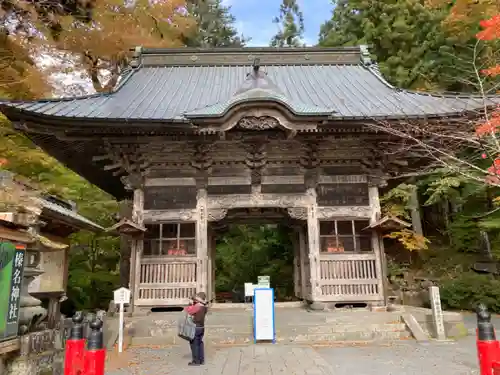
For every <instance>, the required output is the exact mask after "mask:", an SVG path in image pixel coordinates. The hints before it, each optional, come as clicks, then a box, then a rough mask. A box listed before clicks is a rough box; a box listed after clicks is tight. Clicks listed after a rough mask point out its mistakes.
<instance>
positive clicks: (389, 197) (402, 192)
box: [380, 184, 417, 220]
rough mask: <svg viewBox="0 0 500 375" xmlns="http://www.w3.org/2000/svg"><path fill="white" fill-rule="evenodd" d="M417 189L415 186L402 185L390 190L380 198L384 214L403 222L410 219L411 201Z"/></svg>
mask: <svg viewBox="0 0 500 375" xmlns="http://www.w3.org/2000/svg"><path fill="white" fill-rule="evenodd" d="M416 188H417V187H416V186H415V185H410V184H400V185H398V186H396V187H395V188H393V189H391V190H389V191H388V192H387V193H386V194H384V195H383V196H382V197H381V198H380V203H381V204H382V205H383V208H382V211H383V214H384V215H389V216H394V217H397V218H399V219H403V220H408V219H410V218H411V216H410V212H409V210H410V200H411V195H412V193H413V192H414V191H415V189H416Z"/></svg>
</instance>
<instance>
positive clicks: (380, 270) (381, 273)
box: [368, 186, 387, 305]
mask: <svg viewBox="0 0 500 375" xmlns="http://www.w3.org/2000/svg"><path fill="white" fill-rule="evenodd" d="M368 197H369V201H370V208H371V216H370V224H374V223H376V222H377V220H379V219H380V216H381V207H380V198H379V193H378V187H377V186H370V187H369V188H368ZM372 246H373V252H374V254H375V269H376V271H377V279H378V283H377V284H378V290H379V294H381V301H380V303H381V304H384V305H385V303H386V298H387V290H386V289H387V288H386V287H387V283H386V279H387V277H386V269H385V268H386V265H385V264H383V259H385V256H384V255H385V254H383V252H384V247H383V242H382V241H381V238H380V234H379V233H378V232H377V231H375V230H373V231H372Z"/></svg>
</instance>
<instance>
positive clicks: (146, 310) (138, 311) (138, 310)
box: [127, 306, 151, 317]
mask: <svg viewBox="0 0 500 375" xmlns="http://www.w3.org/2000/svg"><path fill="white" fill-rule="evenodd" d="M149 314H151V308H150V307H139V306H134V308H133V309H131V311H128V312H127V316H132V317H136V316H147V315H149Z"/></svg>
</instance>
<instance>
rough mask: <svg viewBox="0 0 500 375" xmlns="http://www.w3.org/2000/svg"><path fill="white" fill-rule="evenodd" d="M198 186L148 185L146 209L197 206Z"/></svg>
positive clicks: (145, 198) (145, 197)
mask: <svg viewBox="0 0 500 375" xmlns="http://www.w3.org/2000/svg"><path fill="white" fill-rule="evenodd" d="M196 193H197V190H196V186H146V187H145V188H144V209H145V210H168V209H189V208H196Z"/></svg>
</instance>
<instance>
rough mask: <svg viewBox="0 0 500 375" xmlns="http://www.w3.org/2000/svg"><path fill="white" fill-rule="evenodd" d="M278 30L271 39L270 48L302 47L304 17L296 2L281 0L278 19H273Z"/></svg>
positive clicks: (293, 0) (294, 0)
mask: <svg viewBox="0 0 500 375" xmlns="http://www.w3.org/2000/svg"><path fill="white" fill-rule="evenodd" d="M273 23H275V24H276V25H278V27H279V28H280V30H279V31H278V33H277V34H276V35H275V36H273V38H272V39H271V42H270V45H271V47H300V46H303V45H304V43H303V42H302V38H303V36H304V15H303V14H302V11H301V10H300V8H299V5H298V4H297V1H296V0H283V2H282V3H281V5H280V12H279V15H278V17H276V18H274V19H273Z"/></svg>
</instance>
